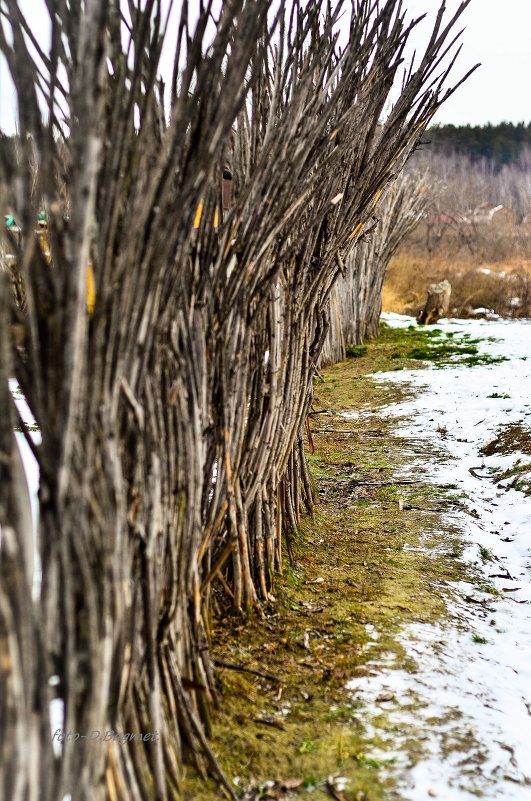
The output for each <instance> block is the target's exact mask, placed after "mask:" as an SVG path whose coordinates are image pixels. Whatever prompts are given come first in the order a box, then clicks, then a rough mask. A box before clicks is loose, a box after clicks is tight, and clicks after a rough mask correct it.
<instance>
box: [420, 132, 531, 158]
mask: <svg viewBox="0 0 531 801" xmlns="http://www.w3.org/2000/svg"><path fill="white" fill-rule="evenodd" d="M422 144H423V146H424V147H425V148H428V147H429V148H430V149H431V150H436V151H438V152H441V153H443V154H444V155H450V154H452V153H459V154H463V155H466V156H468V157H469V158H470V159H471V160H472V161H480V160H482V159H487V160H488V161H492V162H494V163H495V164H496V165H497V166H498V167H501V166H503V165H505V164H516V163H518V162H519V161H520V158H521V156H522V153H523V152H524V151H525V149H526V148H527V147H529V146H531V123H529V124H528V125H525V124H524V123H523V122H519V123H518V124H517V125H514V124H513V123H512V122H502V123H500V124H499V125H491V124H490V123H488V124H487V125H473V126H472V125H432V126H431V127H430V128H428V129H427V131H426V133H425V134H424V136H423V139H422Z"/></svg>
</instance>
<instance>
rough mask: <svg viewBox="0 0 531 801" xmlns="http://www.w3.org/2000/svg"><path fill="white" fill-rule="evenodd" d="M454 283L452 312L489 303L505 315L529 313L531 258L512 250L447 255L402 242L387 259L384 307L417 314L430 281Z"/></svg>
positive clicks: (465, 311) (466, 311)
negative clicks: (493, 257)
mask: <svg viewBox="0 0 531 801" xmlns="http://www.w3.org/2000/svg"><path fill="white" fill-rule="evenodd" d="M444 279H446V280H448V281H449V282H450V284H451V285H452V300H451V305H450V308H451V314H452V315H453V316H459V317H468V316H470V315H472V314H473V311H474V309H477V308H486V309H489V310H492V311H493V312H495V313H496V314H500V315H502V316H503V317H531V259H526V258H522V257H518V256H516V257H515V256H513V257H512V258H510V259H507V260H506V261H503V262H498V261H483V260H481V259H479V258H477V257H473V256H469V257H466V256H463V255H461V256H460V257H459V256H457V257H454V258H452V259H445V258H444V257H443V256H442V255H439V254H437V255H434V256H431V257H429V256H426V255H419V253H418V251H417V252H416V251H415V250H413V249H410V248H407V247H406V248H403V249H402V250H400V251H399V252H398V254H397V255H396V256H395V257H394V258H393V260H392V261H391V264H390V265H389V270H388V272H387V277H386V282H385V285H384V289H383V310H384V311H394V312H399V313H401V314H411V315H414V316H416V315H417V314H418V312H419V311H420V309H421V308H422V307H423V306H424V303H425V301H426V292H427V288H428V286H429V285H430V284H433V283H438V282H439V281H442V280H444Z"/></svg>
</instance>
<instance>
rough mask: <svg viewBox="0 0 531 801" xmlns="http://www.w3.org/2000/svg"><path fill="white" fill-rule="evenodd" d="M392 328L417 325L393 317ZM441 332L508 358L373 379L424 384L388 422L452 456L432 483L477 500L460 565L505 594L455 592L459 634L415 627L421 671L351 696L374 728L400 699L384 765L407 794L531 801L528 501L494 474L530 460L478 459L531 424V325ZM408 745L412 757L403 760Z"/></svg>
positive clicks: (412, 637)
mask: <svg viewBox="0 0 531 801" xmlns="http://www.w3.org/2000/svg"><path fill="white" fill-rule="evenodd" d="M384 320H385V321H386V322H387V323H388V324H389V325H392V326H409V325H415V322H414V320H412V319H411V318H409V317H403V316H399V315H394V314H393V315H391V314H388V315H384ZM436 327H437V328H441V329H442V330H443V332H448V333H451V332H455V333H456V334H457V333H461V334H464V333H467V334H470V335H471V336H472V337H473V338H476V337H482V338H484V341H483V342H482V343H481V344H479V345H478V348H479V350H480V352H481V353H489V354H491V355H492V356H506V357H507V361H504V362H501V363H499V364H493V365H485V366H481V365H480V366H474V367H472V368H471V367H466V366H459V365H457V364H456V365H455V366H453V365H452V366H446V367H445V368H443V369H436V368H431V369H423V370H412V371H396V372H390V373H378V374H376V376H375V377H376V378H377V380H378V381H382V382H385V383H387V384H388V383H390V382H394V383H405V384H407V385H409V386H411V385H412V386H414V387H417V388H418V390H419V391H418V392H417V393H415V395H416V396H415V397H414V398H413V399H411V400H407V401H406V402H403V403H399V404H394V405H392V406H390V407H388V412H389V414H390V415H393V416H396V417H397V418H399V420H398V421H397V433H398V434H399V435H400V436H404V437H407V438H411V439H414V440H417V441H420V442H422V441H427V442H430V443H435V444H436V446H437V447H439V448H440V449H442V450H443V451H445V452H446V454H447V458H446V459H444V458H443V459H442V460H441V461H440V462H438V463H437V474H436V475H434V476H432V479H431V480H432V481H433V482H434V483H437V484H439V485H444V484H448V483H451V484H456V485H458V487H459V490H461V491H462V492H464V493H466V495H467V500H466V501H465V503H466V505H467V507H468V512H466V511H461V512H460V513H458V514H457V520H458V522H459V525H460V528H461V529H462V532H463V542H464V544H465V546H466V548H465V551H464V554H463V558H464V559H465V560H469V561H470V562H472V563H474V565H475V567H474V569H475V570H482V571H484V575H485V581H486V582H488V583H489V584H490V585H491V586H492V585H493V586H494V587H495V588H496V590H497V591H498V592H499V595H490V594H489V595H485V594H484V593H481V592H479V591H478V590H477V588H476V586H475V585H473V584H469V583H467V582H461V583H459V584H456V585H455V587H454V592H453V596H452V597H451V598H450V600H449V611H450V613H451V617H450V622H449V623H448V624H446V625H445V626H444V627H441V626H439V625H438V626H434V625H427V624H415V625H413V626H410V627H409V628H407V629H406V630H404V634H403V636H404V642H405V644H406V647H407V648H408V650H409V651H411V652H412V654H413V656H414V658H415V661H416V663H417V666H418V670H417V672H416V673H406V672H404V671H402V670H393V669H392V665H389V666H387V667H386V666H384V668H383V670H382V669H381V667H382V666H381V664H380V665H379V672H378V673H377V674H375V675H374V676H372V677H369V678H366V679H356V680H353V681H352V682H350V685H349V686H350V689H351V690H352V692H353V694H354V696H355V697H356V698H359V699H363V701H364V704H365V708H366V709H368V712H369V717H368V718H367V721H369V720H370V708H371V705H372V708H373V712H374V708H375V706H376V707H377V706H378V699H381V698H382V697H388V698H392V699H393V700H392V703H387V704H386V705H385V709H386V712H387V715H388V719H389V721H390V723H391V724H393V723H394V724H395V730H394V732H393V733H392V734H391V735H390V737H389V749H391V750H389V751H388V752H385V753H384V752H383V751H382V754H381V756H382V757H387V758H389V757H390V756H392V755H396V757H397V761H396V769H397V770H398V773H399V777H400V779H399V781H400V787H401V791H402V793H403V797H404V798H407V799H409V800H410V801H420V799H427V798H429V797H438V798H441V799H448V801H465V799H472V798H477V797H478V796H480V797H483V798H488V799H494V798H500V799H515V801H526V800H527V799H530V800H531V498H530V497H526V496H525V495H524V494H523V493H522V492H519V491H517V490H515V489H511V488H509V487H508V486H507V485H508V483H509V481H505V482H502V483H501V484H495V483H494V482H493V480H492V476H493V471H492V468H500V467H501V468H503V469H507V468H508V467H512V466H513V465H514V464H515V463H516V461H517V460H518V459H519V458H520V459H521V461H522V464H526V463H530V462H531V457H530V456H529V455H527V456H526V455H525V454H521V453H517V452H515V453H511V454H509V455H502V454H499V453H494V454H492V455H490V456H485V457H483V456H481V455H479V451H480V449H481V448H482V447H483V446H484V445H486V444H487V443H489V442H491V441H492V440H494V439H495V436H496V434H497V432H498V431H499V429H500V427H501V426H506V425H508V424H518V425H521V426H523V427H524V428H525V427H526V425H527V426H531V415H530V409H531V407H530V404H531V321H485V320H444V321H439V322H438V323H437V326H436ZM489 396H490V397H489ZM493 396H494V397H493ZM423 464H425V463H423ZM470 468H472V470H473V471H474V473H471V472H470ZM489 468H490V469H489ZM415 469H416V468H415V465H414V464H411V465H410V470H411V471H413V472H414V471H415ZM474 474H475V475H474ZM459 490H458V491H459ZM455 519H456V516H455V515H454V517H453V520H454V521H455ZM480 549H482V550H481V551H480ZM480 553H482V554H483V555H484V556H486V557H487V558H486V559H482V558H480V557H479V554H480ZM489 556H490V558H489ZM485 599H487V601H485ZM412 727H414V729H415V731H416V732H417V737H418V732H419V731H421V732H422V738H421V739H422V748H421V751H422V755H421V756H420V758H419V757H418V755H417V756H416V757H415V758H412V755H411V754H408V749H407V742H408V737H409V735H410V734H411V729H412ZM399 744H402V745H403V746H405V749H404V751H398V750H396V749H397V745H399ZM393 746H394V748H395V750H394V751H392V749H393Z"/></svg>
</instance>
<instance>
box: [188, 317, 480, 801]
mask: <svg viewBox="0 0 531 801" xmlns="http://www.w3.org/2000/svg"><path fill="white" fill-rule="evenodd" d="M437 336H438V335H435V336H434V335H433V334H430V333H428V332H425V333H422V332H418V331H417V332H415V333H414V332H398V333H397V332H396V331H392V332H391V331H388V332H386V333H385V334H384V337H383V339H382V340H380V341H378V342H377V343H374V344H369V346H368V348H367V350H366V351H363V350H362V352H361V354H360V355H361V356H362V357H361V358H350V359H348V360H347V361H346V362H343V363H341V364H339V365H335V366H333V367H331V368H327V369H326V370H325V371H324V382H318V383H317V384H316V397H315V403H314V410H315V411H316V412H319V413H317V414H314V415H312V418H311V419H312V429H313V432H314V433H313V437H314V442H315V453H314V454H313V455H312V456H311V457H310V461H311V465H312V471H313V474H314V477H315V479H316V482H317V484H318V487H319V491H320V496H321V501H320V503H319V505H318V509H317V511H316V512H315V515H314V519H313V520H312V519H310V518H309V517H306V518H302V519H301V521H300V528H299V530H298V531H297V532H295V533H294V534H293V550H294V553H295V563H294V564H293V565H291V566H290V565H289V562H288V561H287V560H286V563H285V569H284V572H283V574H282V575H280V576H277V577H276V585H275V586H276V589H275V595H276V602H275V603H272V604H271V605H270V607H269V608H267V609H265V610H264V612H265V617H264V619H263V620H259V619H257V618H256V617H255V616H253V615H250V616H249V617H248V618H247V619H246V620H241V619H233V618H231V617H229V616H227V617H222V616H220V617H218V618H217V619H216V620H215V621H213V629H212V637H213V652H214V655H215V657H216V658H217V659H218V660H219V664H220V665H221V666H220V667H219V680H220V697H221V704H220V709H219V710H217V712H215V714H214V716H213V730H212V738H213V743H214V747H215V749H216V751H217V753H218V754H219V756H220V758H221V761H222V763H223V765H224V767H225V768H226V770H227V772H228V774H229V775H230V776H231V777H232V779H235V781H236V785H235V787H236V789H237V792H240V791H241V793H242V794H244V795H245V798H246V799H255V798H267V797H270V798H277V799H282V798H288V797H294V796H296V794H297V793H301V797H304V798H306V799H312V800H313V799H324V798H331V797H335V798H336V799H339V801H343V799H347V800H348V801H353V800H354V799H356V801H363V799H370V800H371V801H377V799H391V798H399V797H400V795H399V793H398V791H397V790H396V788H395V777H394V774H393V756H390V757H386V758H382V756H381V754H382V751H381V750H380V746H381V745H382V743H383V742H384V740H386V741H387V745H386V751H387V752H388V753H389V737H391V739H392V732H393V726H392V725H391V724H390V722H389V720H388V717H387V715H386V701H388V700H389V699H386V698H384V697H382V698H380V699H377V709H376V710H375V712H374V715H373V718H372V720H371V725H370V726H369V727H367V726H366V725H365V724H363V723H362V722H361V720H360V718H361V717H363V719H364V720H365V721H366V716H362V715H360V707H361V706H362V705H363V694H362V693H361V695H360V694H359V693H358V694H357V695H356V700H354V696H353V694H352V693H350V692H349V691H348V690H347V689H346V684H347V682H348V681H349V680H350V679H352V678H355V677H363V676H371V675H373V674H374V671H378V666H379V665H386V666H389V665H390V664H392V665H393V666H396V667H397V668H401V669H403V670H406V671H407V670H410V671H414V670H415V660H414V655H412V654H410V653H408V652H407V651H406V650H405V648H404V646H403V643H402V639H401V637H400V632H401V630H402V628H403V627H404V626H405V625H407V624H410V623H420V624H422V623H436V622H444V618H445V616H447V615H448V614H449V613H448V611H447V608H446V600H447V596H448V588H449V586H450V585H451V584H452V583H453V582H454V581H456V580H459V579H460V578H464V577H465V570H466V569H467V568H466V567H465V566H464V565H463V563H462V562H461V561H460V555H461V551H462V546H461V540H460V532H459V529H458V528H457V527H454V524H453V523H452V514H451V513H452V509H456V508H458V507H459V506H460V500H459V498H458V497H457V496H456V494H455V488H454V487H452V486H442V487H434V486H433V484H432V483H429V482H428V480H427V476H428V475H430V474H431V475H433V470H434V468H435V467H436V462H437V452H436V450H435V449H433V452H431V453H429V452H426V447H425V445H423V446H422V452H421V453H419V450H420V449H419V446H418V444H417V443H415V442H412V441H405V440H403V439H400V438H398V437H396V436H394V435H393V431H392V429H391V428H390V426H391V424H390V423H389V422H388V421H386V419H385V417H384V415H383V410H384V408H385V405H386V404H387V403H389V402H392V401H395V400H399V399H400V398H401V397H403V394H400V393H403V392H404V390H398V389H396V388H392V389H386V388H385V387H381V386H380V387H378V386H376V384H375V383H374V381H373V380H372V379H371V378H370V377H369V376H367V373H370V372H372V371H374V370H377V369H385V370H388V369H392V368H393V367H394V368H396V369H400V368H401V367H404V366H410V365H411V363H412V360H415V365H416V366H417V367H418V366H419V363H418V361H416V359H418V358H419V357H418V355H416V354H413V355H412V351H414V350H415V351H417V352H420V351H421V352H423V354H424V357H425V355H426V350H430V349H431V351H432V353H431V357H432V358H435V359H451V358H456V354H457V355H458V356H459V355H461V356H462V357H463V358H470V357H471V356H474V353H471V348H472V347H473V344H472V345H470V343H468V344H466V343H464V344H465V345H466V348H465V349H464V351H463V352H462V353H461V354H459V350H458V349H459V347H461V348H462V347H463V343H460V344H459V343H456V345H455V349H454V350H453V351H452V348H451V343H450V342H444V343H439V344H440V346H441V347H442V348H443V349H444V353H436V354H435V356H434V355H433V351H434V349H435V350H437V347H438V345H437V343H438V342H439V340H438V339H437ZM344 412H351V413H352V416H351V417H347V416H343V413H344ZM413 460H417V461H416V464H417V468H416V473H415V474H414V475H411V474H408V465H409V464H410V463H411V462H412V461H413ZM418 460H420V463H419V461H418ZM419 464H420V467H419ZM424 471H425V472H424ZM467 578H468V580H473V577H472V579H471V577H470V575H468V576H467ZM228 664H231V665H232V666H234V665H239V666H241V667H244V668H246V669H249V670H253V671H257V673H252V672H247V671H238V670H235V669H234V667H227V665H228ZM224 665H225V666H224ZM258 674H267V675H268V677H266V675H258ZM422 739H423V733H422V732H419V731H415V729H414V726H412V727H411V731H410V732H409V733H408V736H407V737H405V738H404V737H401V738H400V744H399V745H398V744H397V748H400V749H401V751H402V755H401V756H402V757H403V756H404V754H403V752H404V750H405V751H406V753H407V759H408V761H409V764H414V761H415V760H416V759H417V758H418V756H419V755H420V754H421V752H422ZM341 778H346V779H348V780H349V781H348V782H347V783H343V782H342V781H341ZM266 782H269V785H268V784H266ZM274 782H276V784H275V785H274V786H273V783H274ZM186 786H187V794H188V797H189V798H190V799H213V798H215V797H216V793H217V788H215V787H214V786H213V785H212V784H209V783H208V782H204V781H200V780H198V779H197V777H196V776H195V773H194V772H193V771H191V772H190V776H189V779H188V781H187V785H186ZM238 788H239V789H238Z"/></svg>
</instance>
